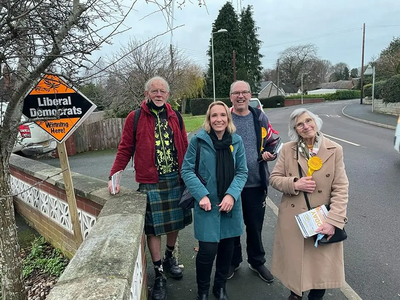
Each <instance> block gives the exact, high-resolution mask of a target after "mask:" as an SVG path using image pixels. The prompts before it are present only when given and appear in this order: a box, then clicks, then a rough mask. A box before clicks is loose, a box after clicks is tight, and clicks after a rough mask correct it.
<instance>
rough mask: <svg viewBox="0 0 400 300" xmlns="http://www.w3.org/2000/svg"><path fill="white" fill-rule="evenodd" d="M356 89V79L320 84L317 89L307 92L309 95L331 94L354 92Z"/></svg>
mask: <svg viewBox="0 0 400 300" xmlns="http://www.w3.org/2000/svg"><path fill="white" fill-rule="evenodd" d="M356 87H357V79H356V78H355V79H352V80H339V81H335V82H324V83H321V84H320V85H319V86H318V88H317V89H315V90H312V91H308V92H307V94H309V95H323V94H333V93H336V92H337V91H344V90H354V89H355V88H356Z"/></svg>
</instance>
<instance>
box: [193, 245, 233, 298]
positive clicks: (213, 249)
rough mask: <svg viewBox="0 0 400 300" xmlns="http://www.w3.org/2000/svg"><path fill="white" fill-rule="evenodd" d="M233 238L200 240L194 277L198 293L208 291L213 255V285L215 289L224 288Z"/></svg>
mask: <svg viewBox="0 0 400 300" xmlns="http://www.w3.org/2000/svg"><path fill="white" fill-rule="evenodd" d="M232 253H233V238H229V239H223V240H221V241H220V242H219V243H210V242H200V241H199V252H198V253H197V256H196V278H197V289H198V293H199V294H204V293H208V290H209V289H210V277H211V271H212V266H213V263H214V259H215V256H217V262H216V265H215V276H214V286H215V287H216V288H217V289H220V288H224V287H225V284H226V278H227V277H228V273H229V266H230V263H231V260H232Z"/></svg>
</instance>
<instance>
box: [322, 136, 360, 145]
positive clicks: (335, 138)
mask: <svg viewBox="0 0 400 300" xmlns="http://www.w3.org/2000/svg"><path fill="white" fill-rule="evenodd" d="M324 135H325V136H327V137H329V138H331V139H334V140H338V141H341V142H344V143H347V144H350V145H353V146H356V147H361V145H359V144H356V143H352V142H349V141H346V140H343V139H340V138H337V137H334V136H332V135H329V134H326V133H324Z"/></svg>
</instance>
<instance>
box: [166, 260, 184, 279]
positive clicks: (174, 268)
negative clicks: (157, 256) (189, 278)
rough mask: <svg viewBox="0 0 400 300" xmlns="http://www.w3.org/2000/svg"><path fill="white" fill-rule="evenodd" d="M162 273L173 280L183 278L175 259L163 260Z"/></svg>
mask: <svg viewBox="0 0 400 300" xmlns="http://www.w3.org/2000/svg"><path fill="white" fill-rule="evenodd" d="M163 269H164V272H165V273H167V274H168V275H169V277H171V278H174V279H181V278H182V276H183V272H182V269H181V268H179V266H178V262H177V261H176V258H175V257H173V256H172V257H170V258H166V257H164V260H163Z"/></svg>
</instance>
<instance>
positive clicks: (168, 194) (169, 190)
mask: <svg viewBox="0 0 400 300" xmlns="http://www.w3.org/2000/svg"><path fill="white" fill-rule="evenodd" d="M139 191H140V192H142V193H145V194H147V206H146V216H145V225H144V232H145V234H146V235H156V236H158V235H163V234H167V233H170V232H173V231H177V230H181V229H183V228H185V226H187V225H189V224H190V223H192V210H190V209H182V208H181V207H179V206H178V203H179V200H180V197H181V186H180V180H179V175H178V172H172V173H168V174H163V175H159V180H158V182H157V183H141V184H139Z"/></svg>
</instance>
